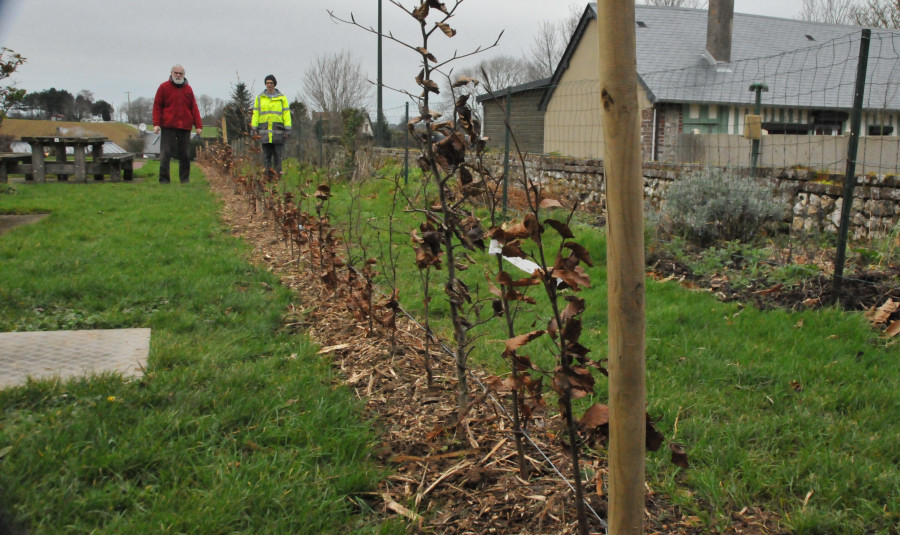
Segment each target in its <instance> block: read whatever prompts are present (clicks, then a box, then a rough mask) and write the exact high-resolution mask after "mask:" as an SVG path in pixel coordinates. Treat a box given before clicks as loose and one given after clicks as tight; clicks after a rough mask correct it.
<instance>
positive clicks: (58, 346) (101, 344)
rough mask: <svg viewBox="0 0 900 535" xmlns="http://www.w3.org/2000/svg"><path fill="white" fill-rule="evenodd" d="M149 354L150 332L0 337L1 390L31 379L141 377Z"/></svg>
mask: <svg viewBox="0 0 900 535" xmlns="http://www.w3.org/2000/svg"><path fill="white" fill-rule="evenodd" d="M149 352H150V329H98V330H86V331H37V332H12V333H0V389H3V388H8V387H11V386H16V385H21V384H25V382H26V380H27V378H28V377H34V378H54V377H58V378H60V379H69V378H73V377H81V376H85V375H93V374H101V373H104V372H116V373H121V374H122V375H124V376H138V375H141V374H142V373H143V371H144V370H145V369H146V367H147V355H148V354H149Z"/></svg>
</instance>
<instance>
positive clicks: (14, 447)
mask: <svg viewBox="0 0 900 535" xmlns="http://www.w3.org/2000/svg"><path fill="white" fill-rule="evenodd" d="M157 169H158V164H157V163H156V162H150V163H148V164H147V165H146V166H145V167H144V168H143V169H141V170H138V171H137V175H138V177H139V178H141V177H143V178H144V180H138V181H136V182H135V183H116V184H113V183H105V184H84V185H79V184H58V183H47V184H18V185H10V186H9V187H6V188H4V190H3V191H2V192H0V213H31V212H46V213H49V214H50V215H49V217H46V218H44V219H43V220H41V221H40V222H39V223H37V224H34V225H29V226H23V227H18V228H16V229H14V230H12V231H11V232H8V233H7V234H4V235H3V236H2V237H0V331H27V330H57V329H99V328H103V329H111V328H126V327H149V328H151V329H152V336H151V348H150V356H149V363H148V369H147V373H146V375H145V376H144V377H143V378H142V379H140V380H123V379H122V378H121V377H119V376H115V375H103V376H98V377H91V378H87V379H81V380H73V381H68V382H55V381H31V382H29V383H28V384H27V385H26V386H22V387H14V388H9V389H6V390H2V391H0V409H2V413H0V501H2V504H3V507H4V508H5V509H7V511H8V512H9V513H10V516H11V517H12V518H13V519H14V520H15V521H16V522H17V523H18V524H20V525H21V526H22V527H25V528H27V529H29V530H30V532H31V533H42V534H43V533H110V534H112V533H116V534H120V533H254V534H257V533H350V532H353V533H386V532H390V531H392V530H395V531H396V530H398V529H400V528H397V527H396V526H392V525H390V524H384V525H383V524H380V520H378V519H375V518H374V517H371V516H366V515H365V514H364V513H361V511H365V510H366V508H365V506H364V502H362V500H359V499H356V497H355V496H356V495H357V494H358V493H362V492H367V491H372V490H374V488H375V485H376V484H377V482H378V480H379V478H380V477H382V475H383V474H382V473H381V471H380V470H379V469H378V468H377V467H376V466H375V465H374V463H373V462H372V460H371V459H370V453H371V449H372V445H373V444H374V441H375V440H376V436H375V434H374V433H373V431H372V429H371V426H370V425H369V424H368V423H367V422H366V421H364V418H363V416H362V414H361V407H360V404H359V402H358V400H357V399H356V397H355V396H354V395H353V394H352V393H351V392H350V391H349V390H348V389H346V388H344V387H342V386H337V384H336V383H335V381H334V378H333V377H332V373H331V369H330V366H329V363H328V361H327V360H325V359H322V358H319V357H317V356H315V354H314V353H315V351H316V347H314V345H313V344H311V342H310V340H309V339H307V338H306V337H304V336H297V335H293V334H290V333H288V332H285V331H283V330H282V329H281V316H282V314H283V312H284V310H285V307H286V306H287V305H288V304H289V301H290V299H291V294H290V292H289V291H288V290H286V289H285V288H284V287H282V286H280V284H279V283H278V281H277V279H276V278H275V277H274V276H273V275H272V274H270V273H267V272H266V271H265V270H263V269H260V268H257V267H254V266H251V265H250V264H249V263H248V260H247V258H248V249H247V246H246V245H244V244H243V243H241V242H240V241H239V240H237V239H235V238H234V237H233V236H232V234H231V233H230V230H229V229H227V228H224V227H223V225H222V224H221V222H220V221H219V219H218V217H217V211H218V209H219V204H218V203H217V201H216V200H215V199H214V197H213V196H212V194H211V193H210V192H209V190H208V188H207V184H206V182H205V180H204V178H203V176H202V174H201V173H199V172H198V170H197V169H196V168H194V169H193V171H192V182H191V184H190V185H188V186H182V185H178V184H172V185H168V186H161V185H159V184H157V183H156V171H157Z"/></svg>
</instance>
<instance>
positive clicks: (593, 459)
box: [204, 166, 786, 534]
mask: <svg viewBox="0 0 900 535" xmlns="http://www.w3.org/2000/svg"><path fill="white" fill-rule="evenodd" d="M204 171H205V172H206V175H207V177H208V179H209V182H210V185H211V187H212V189H213V190H214V191H215V192H216V193H218V194H219V196H220V197H221V199H222V200H223V202H224V209H223V214H222V216H223V219H224V221H225V223H226V224H228V225H229V226H231V227H232V229H233V230H232V232H233V233H234V234H235V235H239V236H240V237H241V238H243V239H244V240H246V241H247V242H248V243H250V244H251V245H252V246H253V247H254V249H253V252H252V261H253V262H255V263H257V264H260V265H266V266H268V269H269V270H270V271H272V272H273V273H275V274H277V275H278V276H279V277H280V278H281V280H282V281H283V283H284V284H285V285H286V286H288V287H289V288H291V289H292V290H293V291H294V292H295V294H296V296H297V297H296V300H295V304H294V305H293V306H292V310H291V311H290V312H289V314H288V315H287V321H286V325H285V326H286V328H290V329H295V330H297V331H306V332H308V333H309V335H310V336H311V337H312V339H313V340H315V341H316V342H317V343H319V344H321V346H322V349H321V350H320V351H319V353H320V355H321V356H322V357H323V358H329V359H330V360H331V361H332V363H333V366H334V367H335V368H337V370H338V371H339V376H340V377H341V378H342V380H343V382H344V383H346V384H347V385H349V386H350V387H352V388H353V389H355V392H356V394H357V396H359V397H360V399H362V400H364V402H365V408H366V411H367V413H368V414H367V416H370V417H372V418H373V419H374V420H375V421H376V427H378V428H379V431H380V435H381V441H382V443H381V445H380V447H377V448H376V455H377V457H378V459H379V461H380V462H381V463H383V465H384V466H387V467H389V468H391V469H392V470H393V471H394V473H393V475H391V476H388V477H387V478H386V479H385V480H384V481H383V482H382V483H381V485H380V487H379V488H378V490H377V492H373V493H369V494H364V495H360V496H356V497H355V498H357V499H361V500H364V501H366V502H367V503H368V505H369V506H370V507H371V508H372V509H373V510H375V511H379V512H381V513H382V514H384V515H385V516H390V515H402V516H404V517H406V518H407V519H408V521H409V523H410V525H411V526H412V527H411V530H412V531H414V532H419V533H440V534H451V533H452V534H457V533H473V534H476V533H477V534H481V533H516V534H568V533H575V532H576V530H575V513H574V506H573V501H574V495H573V493H572V492H571V490H570V488H569V487H568V485H567V484H566V483H565V482H564V481H563V479H562V478H561V477H560V476H559V475H558V474H557V473H556V472H555V471H554V470H553V469H552V467H550V466H549V465H548V464H547V463H546V462H545V460H544V458H543V457H542V454H541V453H540V452H539V451H538V450H536V449H535V448H533V447H531V446H529V445H528V444H527V443H526V453H527V456H528V468H529V471H530V473H529V477H528V479H527V480H524V481H523V480H522V479H521V478H519V477H518V465H517V462H516V450H515V442H514V440H513V437H512V434H511V423H510V422H509V421H508V419H507V417H506V416H505V414H504V412H503V410H502V409H501V408H500V407H499V406H498V405H497V404H496V403H495V402H494V400H493V399H492V398H491V397H485V396H484V392H483V391H482V390H480V389H479V388H478V387H477V385H475V386H474V387H473V390H472V392H471V398H472V399H475V398H479V399H482V398H483V399H484V401H483V402H481V403H478V404H477V405H476V406H475V407H474V408H473V409H472V410H471V411H470V412H469V416H468V421H467V425H465V426H464V427H463V428H461V429H453V428H451V427H450V426H452V421H453V418H454V415H455V412H456V407H455V403H456V379H455V364H454V363H452V362H451V360H450V358H448V357H447V356H446V355H445V354H443V353H433V354H432V357H433V359H432V360H433V362H432V367H433V370H434V384H433V385H431V386H429V385H428V384H426V379H425V373H424V369H425V368H424V358H423V355H424V354H425V353H424V352H425V345H424V339H423V333H422V332H421V331H420V328H419V327H418V326H417V325H415V324H414V323H413V322H411V321H408V320H406V318H402V319H399V320H398V325H399V327H398V341H397V344H396V347H397V350H396V351H395V352H393V354H392V350H391V342H390V340H389V335H388V334H387V333H384V332H380V331H376V332H374V333H370V332H369V331H368V326H367V324H360V323H358V322H356V321H355V319H354V317H353V314H352V313H351V312H350V311H349V310H347V308H346V299H345V298H344V296H342V295H340V294H339V293H334V292H332V291H331V290H328V289H326V288H325V287H324V286H323V285H322V284H320V283H319V277H318V275H317V274H316V273H315V272H314V270H312V269H310V268H309V266H306V265H304V264H303V263H302V262H300V263H298V260H297V257H296V255H292V254H291V250H290V248H289V246H288V245H287V244H285V243H282V241H281V240H280V239H278V238H277V233H276V230H275V228H274V225H273V224H272V223H271V222H270V221H268V220H266V218H264V217H263V216H261V215H260V214H254V213H252V212H253V211H252V209H251V207H250V205H249V204H248V203H247V201H246V200H245V199H243V198H240V197H239V196H238V195H236V194H235V193H234V189H233V187H232V186H231V184H229V181H228V179H227V178H226V177H223V176H221V175H220V174H219V173H218V172H217V171H216V170H215V169H211V168H209V167H208V166H207V167H206V168H204ZM472 373H473V374H474V375H475V376H476V377H480V378H484V377H485V375H486V374H485V373H484V372H482V371H480V370H472ZM472 382H473V381H470V383H472ZM558 420H559V419H558V418H555V417H553V418H549V419H548V420H543V421H538V422H536V423H535V424H532V426H531V428H529V430H528V432H529V435H530V437H531V438H532V440H533V441H534V442H535V443H537V444H538V446H539V447H540V449H541V450H542V451H543V452H545V453H546V455H548V456H549V458H550V460H551V461H552V462H553V463H554V464H555V465H556V466H557V467H558V468H559V470H560V471H561V472H562V473H563V474H568V473H569V472H570V464H569V462H568V459H567V457H566V456H565V455H564V454H563V452H562V449H561V447H560V445H559V443H558V441H556V440H555V438H554V437H555V435H556V432H557V430H559V429H561V426H560V425H559V421H558ZM584 468H585V469H586V470H589V471H591V472H593V473H594V474H595V476H594V477H593V478H592V479H591V480H590V481H587V482H586V494H587V497H588V502H589V504H590V505H591V507H592V508H593V509H594V510H595V511H596V512H597V513H598V514H599V515H600V516H601V517H603V518H604V519H605V516H606V496H605V494H604V493H605V485H604V484H603V482H604V481H605V480H606V466H605V459H603V458H602V457H601V456H600V455H594V456H588V457H587V458H586V459H585V465H584ZM647 489H648V493H647V498H646V506H647V509H646V515H647V516H646V522H645V531H646V533H658V534H663V533H667V534H668V533H673V534H700V533H728V534H732V533H734V534H737V533H741V534H774V533H786V532H784V531H781V530H780V529H779V528H778V523H779V522H778V521H779V519H778V517H777V516H776V515H774V514H772V513H767V512H765V511H762V510H759V509H755V508H747V509H744V510H742V511H740V512H736V513H734V514H733V515H732V520H731V522H730V523H729V525H727V526H723V527H721V528H715V527H711V526H704V525H702V523H701V520H700V519H699V518H698V517H696V516H691V515H689V514H688V513H687V512H685V511H682V510H681V509H680V508H679V507H677V506H674V505H672V504H670V503H669V502H668V500H667V499H666V497H665V496H663V495H660V494H658V493H656V492H654V491H653V490H652V489H650V487H649V486H648V487H647ZM590 516H591V517H592V532H594V533H604V532H605V530H604V529H603V527H602V524H601V522H600V521H599V520H597V519H596V518H594V517H593V515H590Z"/></svg>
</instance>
